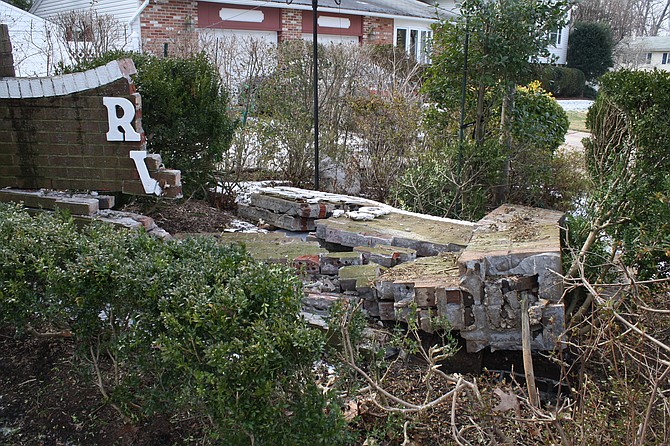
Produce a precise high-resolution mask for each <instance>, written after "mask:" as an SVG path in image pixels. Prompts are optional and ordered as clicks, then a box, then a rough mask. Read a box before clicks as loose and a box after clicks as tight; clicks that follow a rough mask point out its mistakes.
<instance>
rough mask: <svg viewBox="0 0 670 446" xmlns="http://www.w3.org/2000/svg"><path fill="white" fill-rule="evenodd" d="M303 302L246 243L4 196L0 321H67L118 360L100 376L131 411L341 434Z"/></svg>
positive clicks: (287, 279)
mask: <svg viewBox="0 0 670 446" xmlns="http://www.w3.org/2000/svg"><path fill="white" fill-rule="evenodd" d="M300 306H301V284H300V283H299V281H298V279H297V278H296V277H295V274H293V273H291V272H290V271H288V270H287V269H285V268H283V267H279V266H268V265H265V264H260V263H258V262H255V261H253V260H252V259H251V258H250V257H249V256H248V254H247V253H245V252H244V251H243V250H242V249H240V248H239V247H231V246H223V245H220V244H217V242H216V241H215V240H213V239H211V238H198V239H187V240H184V241H168V242H163V241H160V240H157V239H155V238H152V237H150V236H149V235H147V234H146V233H143V232H131V231H127V230H119V229H116V228H114V227H111V226H109V225H103V224H92V225H90V226H87V227H86V228H84V229H83V230H81V231H78V230H77V229H76V227H75V225H74V222H73V221H72V220H71V219H68V218H66V217H64V216H49V215H47V214H41V215H39V216H38V217H36V218H32V217H30V216H29V215H28V214H27V213H25V212H24V211H22V210H20V209H19V208H18V207H16V206H7V205H4V204H1V205H0V323H3V324H13V325H14V326H16V327H17V328H22V327H25V326H26V325H27V324H31V326H32V327H36V328H37V329H40V330H52V331H53V330H69V331H70V332H71V333H72V335H73V337H74V339H75V342H76V345H77V346H78V347H79V349H78V351H79V352H80V354H82V355H85V356H86V357H87V359H88V360H89V361H90V362H91V363H93V364H95V365H96V367H95V370H94V373H96V374H97V370H98V366H100V364H101V361H102V360H101V359H100V358H101V357H102V358H105V360H112V361H113V363H114V364H115V367H114V373H109V374H108V373H101V374H100V375H99V377H98V379H100V380H101V383H102V384H103V386H104V388H106V389H107V392H106V393H107V395H108V396H109V398H110V400H109V401H110V402H111V403H113V404H115V405H116V407H119V408H120V410H123V411H125V412H126V413H129V414H132V415H135V416H139V415H142V414H149V413H153V412H173V413H174V412H180V411H186V410H188V411H189V412H190V413H191V414H192V415H194V416H197V417H199V418H200V419H201V420H202V421H203V422H204V423H205V424H209V425H210V426H211V433H212V435H213V437H214V438H219V439H221V440H222V441H223V444H227V445H228V444H230V445H248V444H267V445H279V444H295V445H302V444H304V445H311V444H322V445H330V444H339V443H340V442H341V441H342V438H343V435H344V429H343V426H342V424H341V416H340V410H339V408H338V407H337V406H334V405H331V403H330V402H329V401H330V398H331V397H330V396H329V395H324V394H323V393H322V391H321V390H320V389H318V388H317V386H316V384H315V377H314V374H313V372H312V366H313V363H314V361H315V360H316V359H318V357H319V356H320V354H321V352H322V348H323V337H322V335H321V334H320V333H319V332H318V331H314V330H310V329H309V328H308V327H307V326H306V324H305V322H304V321H303V320H302V318H301V317H300V315H299V311H300ZM138 408H139V409H138Z"/></svg>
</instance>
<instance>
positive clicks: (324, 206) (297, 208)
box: [249, 193, 337, 219]
mask: <svg viewBox="0 0 670 446" xmlns="http://www.w3.org/2000/svg"><path fill="white" fill-rule="evenodd" d="M249 203H250V204H251V206H254V207H256V208H260V209H265V210H268V211H271V212H273V213H275V214H287V215H292V216H295V217H302V218H311V219H317V218H327V217H330V216H331V215H332V214H333V211H334V210H335V209H337V205H334V204H331V203H305V202H301V201H297V200H287V199H285V198H281V197H276V196H272V195H268V194H265V193H256V194H251V196H250V197H249Z"/></svg>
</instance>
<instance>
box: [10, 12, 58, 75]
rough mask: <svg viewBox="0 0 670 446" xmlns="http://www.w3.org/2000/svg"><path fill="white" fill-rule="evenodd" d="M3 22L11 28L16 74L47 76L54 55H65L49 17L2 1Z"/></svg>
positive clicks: (56, 56)
mask: <svg viewBox="0 0 670 446" xmlns="http://www.w3.org/2000/svg"><path fill="white" fill-rule="evenodd" d="M0 23H4V24H6V25H7V26H8V28H9V37H10V39H11V43H12V49H13V55H14V69H15V72H16V75H17V76H19V77H33V76H47V75H49V74H52V73H51V69H52V65H53V63H54V58H58V60H62V59H63V58H64V54H63V53H62V48H60V47H59V44H58V42H57V40H56V39H54V38H53V36H52V35H51V33H50V30H51V27H52V24H51V23H50V22H48V21H47V20H45V19H43V18H41V17H38V16H36V15H33V14H31V13H29V12H26V11H24V10H22V9H20V8H17V7H15V6H12V5H10V4H8V3H5V2H0Z"/></svg>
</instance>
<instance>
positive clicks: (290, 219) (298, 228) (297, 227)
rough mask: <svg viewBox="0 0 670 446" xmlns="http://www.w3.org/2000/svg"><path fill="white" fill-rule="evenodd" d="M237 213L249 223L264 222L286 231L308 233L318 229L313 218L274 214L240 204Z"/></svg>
mask: <svg viewBox="0 0 670 446" xmlns="http://www.w3.org/2000/svg"><path fill="white" fill-rule="evenodd" d="M237 213H238V214H239V216H240V217H242V218H244V219H247V220H249V221H253V222H256V223H259V222H261V221H263V222H264V223H267V224H269V225H271V226H274V227H277V228H282V229H286V230H287V231H295V232H307V231H314V230H315V229H316V226H315V224H314V219H312V218H304V217H296V216H292V215H287V214H275V213H274V212H271V211H268V210H266V209H261V208H257V207H254V206H248V205H244V204H238V206H237Z"/></svg>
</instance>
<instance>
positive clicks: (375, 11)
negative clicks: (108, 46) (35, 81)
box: [31, 0, 451, 61]
mask: <svg viewBox="0 0 670 446" xmlns="http://www.w3.org/2000/svg"><path fill="white" fill-rule="evenodd" d="M90 8H94V9H95V11H96V12H97V13H98V14H100V15H102V14H109V15H111V16H113V17H114V18H115V20H116V21H118V23H119V24H120V25H121V26H122V27H123V28H124V33H123V34H124V39H125V42H124V45H125V48H127V49H134V50H138V51H145V52H151V53H154V54H162V53H163V52H164V51H170V48H172V47H174V46H175V45H179V42H180V41H182V42H183V41H184V40H187V39H189V38H193V37H194V35H197V34H198V33H200V34H202V33H209V34H210V35H214V36H230V35H234V36H238V37H244V38H246V37H254V38H259V39H263V40H266V41H270V42H283V41H287V40H296V39H311V35H312V2H311V0H293V1H291V2H287V1H286V0H262V1H261V0H225V1H217V0H210V1H194V0H144V1H142V0H97V1H95V2H90V1H89V0H36V1H35V2H34V4H33V7H32V8H31V12H32V13H34V14H36V15H38V16H40V17H45V18H47V17H54V16H57V15H58V14H62V13H66V12H70V11H75V10H89V9H90ZM318 11H319V13H318V33H319V37H318V38H319V41H322V42H334V43H357V44H395V45H397V46H401V47H403V48H405V50H406V51H407V52H408V53H409V54H411V55H413V56H414V57H415V58H416V59H417V60H419V61H425V60H426V52H427V49H428V42H429V40H430V38H431V35H432V31H431V29H430V26H431V24H432V23H433V22H435V21H436V20H437V18H438V15H440V16H442V17H448V16H450V15H451V14H450V13H448V12H446V11H445V10H442V9H439V8H438V7H437V6H435V5H431V4H429V3H428V2H424V1H419V0H364V1H363V0H341V1H339V2H336V1H335V0H320V1H319V8H318Z"/></svg>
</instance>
